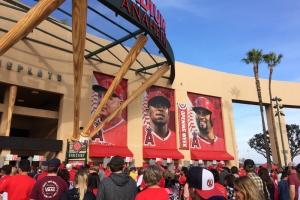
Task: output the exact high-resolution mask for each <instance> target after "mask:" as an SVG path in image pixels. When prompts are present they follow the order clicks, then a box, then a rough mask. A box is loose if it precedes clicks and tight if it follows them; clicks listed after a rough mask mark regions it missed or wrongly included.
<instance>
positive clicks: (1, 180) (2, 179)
mask: <svg viewBox="0 0 300 200" xmlns="http://www.w3.org/2000/svg"><path fill="white" fill-rule="evenodd" d="M9 177H11V176H10V175H5V176H2V177H1V178H0V184H1V183H2V182H3V181H5V180H6V179H7V178H9Z"/></svg>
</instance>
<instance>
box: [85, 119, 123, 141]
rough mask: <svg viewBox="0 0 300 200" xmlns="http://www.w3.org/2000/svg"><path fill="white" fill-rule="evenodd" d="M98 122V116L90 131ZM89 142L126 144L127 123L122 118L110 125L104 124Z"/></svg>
mask: <svg viewBox="0 0 300 200" xmlns="http://www.w3.org/2000/svg"><path fill="white" fill-rule="evenodd" d="M99 123H100V119H99V118H98V119H97V121H96V122H95V123H94V125H93V126H92V127H91V129H90V131H93V130H94V129H95V128H96V127H97V126H98V125H99ZM90 144H97V145H109V146H123V147H126V146H127V123H126V121H125V120H124V119H121V120H120V122H118V123H117V124H115V125H113V126H111V125H108V124H107V125H105V126H104V127H103V129H101V131H99V132H98V133H97V134H96V135H94V137H93V138H92V141H91V143H90Z"/></svg>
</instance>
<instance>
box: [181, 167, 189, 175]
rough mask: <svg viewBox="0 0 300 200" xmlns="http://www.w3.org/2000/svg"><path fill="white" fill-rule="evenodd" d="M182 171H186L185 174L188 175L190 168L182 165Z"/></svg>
mask: <svg viewBox="0 0 300 200" xmlns="http://www.w3.org/2000/svg"><path fill="white" fill-rule="evenodd" d="M181 171H182V172H183V173H184V175H185V176H186V175H187V173H188V171H189V170H188V168H187V167H182V168H181Z"/></svg>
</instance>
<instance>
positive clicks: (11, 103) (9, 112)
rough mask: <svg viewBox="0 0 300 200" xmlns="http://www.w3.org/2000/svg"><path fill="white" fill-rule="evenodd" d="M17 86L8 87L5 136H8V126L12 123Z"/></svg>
mask: <svg viewBox="0 0 300 200" xmlns="http://www.w3.org/2000/svg"><path fill="white" fill-rule="evenodd" d="M17 89H18V88H17V86H15V85H12V86H10V87H9V98H8V109H7V122H6V129H5V136H9V135H10V126H11V121H12V115H13V111H14V107H15V101H16V97H17Z"/></svg>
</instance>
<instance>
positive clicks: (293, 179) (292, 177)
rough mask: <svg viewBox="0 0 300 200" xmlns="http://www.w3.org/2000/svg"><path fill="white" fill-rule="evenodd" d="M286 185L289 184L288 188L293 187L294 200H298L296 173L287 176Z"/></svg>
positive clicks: (298, 183) (299, 184) (299, 182)
mask: <svg viewBox="0 0 300 200" xmlns="http://www.w3.org/2000/svg"><path fill="white" fill-rule="evenodd" d="M288 183H289V186H290V185H294V186H295V198H294V199H295V200H298V195H299V194H298V188H299V186H300V180H299V179H298V177H297V174H296V173H291V174H290V175H289V176H288Z"/></svg>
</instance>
